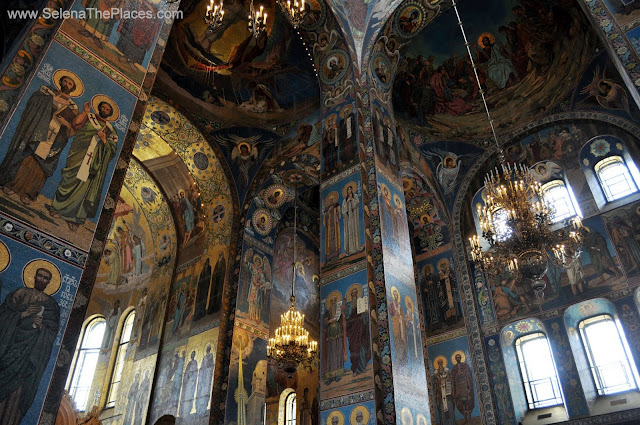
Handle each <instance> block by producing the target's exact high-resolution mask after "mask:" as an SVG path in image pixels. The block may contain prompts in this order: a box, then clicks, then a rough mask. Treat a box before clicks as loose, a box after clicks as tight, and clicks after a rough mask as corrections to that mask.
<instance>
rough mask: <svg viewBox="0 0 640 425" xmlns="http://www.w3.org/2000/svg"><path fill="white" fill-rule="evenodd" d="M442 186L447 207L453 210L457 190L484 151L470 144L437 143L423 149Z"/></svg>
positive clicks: (426, 145) (441, 190) (441, 191)
mask: <svg viewBox="0 0 640 425" xmlns="http://www.w3.org/2000/svg"><path fill="white" fill-rule="evenodd" d="M421 151H422V153H423V155H424V156H425V157H426V158H427V163H428V164H429V166H430V167H431V169H432V170H435V178H436V181H437V182H438V185H439V186H440V193H441V194H442V197H443V198H444V201H445V203H446V205H447V207H449V208H452V206H453V202H454V200H455V198H456V193H457V189H458V187H459V186H460V183H462V180H463V179H464V177H465V175H466V174H467V172H468V171H469V169H470V168H471V165H472V164H473V163H474V162H475V161H476V159H477V158H478V157H479V156H480V154H481V153H482V150H481V149H479V148H477V147H476V146H473V145H470V144H468V143H459V142H436V143H429V144H425V145H423V146H422V147H421Z"/></svg>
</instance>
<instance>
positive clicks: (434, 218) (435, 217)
mask: <svg viewBox="0 0 640 425" xmlns="http://www.w3.org/2000/svg"><path fill="white" fill-rule="evenodd" d="M402 189H403V190H404V198H405V201H406V210H407V215H408V218H409V219H410V223H411V226H410V227H409V231H410V232H411V239H412V240H413V248H414V252H415V254H416V255H418V254H420V253H426V252H432V251H436V250H438V248H440V247H444V246H446V245H448V244H449V243H450V242H451V227H450V226H451V222H450V218H449V212H448V211H447V209H446V207H445V205H444V201H443V200H442V197H441V196H440V192H439V190H438V189H437V188H436V187H435V186H434V185H433V184H432V183H431V182H427V181H426V180H425V179H423V178H422V177H420V176H418V175H417V174H410V175H405V176H404V177H402Z"/></svg>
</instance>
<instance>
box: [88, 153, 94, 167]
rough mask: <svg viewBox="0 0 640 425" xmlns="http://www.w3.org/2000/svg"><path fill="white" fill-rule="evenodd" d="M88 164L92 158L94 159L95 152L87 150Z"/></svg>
mask: <svg viewBox="0 0 640 425" xmlns="http://www.w3.org/2000/svg"><path fill="white" fill-rule="evenodd" d="M86 156H87V165H91V160H92V159H93V152H87V155H86Z"/></svg>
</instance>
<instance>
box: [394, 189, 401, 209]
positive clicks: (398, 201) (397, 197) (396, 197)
mask: <svg viewBox="0 0 640 425" xmlns="http://www.w3.org/2000/svg"><path fill="white" fill-rule="evenodd" d="M393 205H395V206H396V207H398V208H402V199H400V195H398V194H397V193H396V194H395V195H393Z"/></svg>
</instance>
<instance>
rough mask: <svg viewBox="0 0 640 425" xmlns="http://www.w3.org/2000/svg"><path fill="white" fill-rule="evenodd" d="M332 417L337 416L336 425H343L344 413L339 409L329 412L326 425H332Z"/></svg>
mask: <svg viewBox="0 0 640 425" xmlns="http://www.w3.org/2000/svg"><path fill="white" fill-rule="evenodd" d="M334 417H337V418H338V425H344V415H343V414H342V412H341V411H339V410H334V411H333V412H331V413H329V416H328V417H327V425H333V422H331V421H333V418H334Z"/></svg>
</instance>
